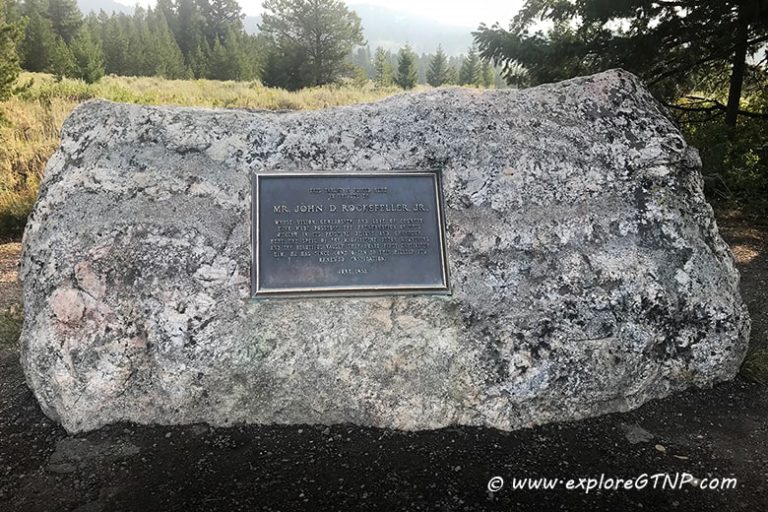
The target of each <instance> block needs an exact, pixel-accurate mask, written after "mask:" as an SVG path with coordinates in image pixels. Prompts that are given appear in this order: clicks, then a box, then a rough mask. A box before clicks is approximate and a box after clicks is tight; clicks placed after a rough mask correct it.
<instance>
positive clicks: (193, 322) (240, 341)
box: [21, 71, 749, 432]
mask: <svg viewBox="0 0 768 512" xmlns="http://www.w3.org/2000/svg"><path fill="white" fill-rule="evenodd" d="M403 168H412V169H439V170H440V171H441V172H442V175H443V181H444V192H445V201H446V219H447V245H448V255H449V259H450V271H451V280H452V286H453V295H452V296H451V297H432V296H416V297H407V296H400V297H381V298H333V299H293V300H273V301H262V302H253V301H251V300H249V295H250V290H249V286H250V284H249V272H250V248H249V227H250V220H249V207H250V195H249V194H250V192H249V174H250V173H251V172H254V171H255V172H260V171H272V172H274V171H281V170H282V171H294V172H295V171H316V172H318V173H321V172H327V171H344V172H357V171H361V172H362V171H368V172H370V171H379V170H393V169H403ZM21 275H22V279H23V283H24V299H25V304H26V309H25V323H24V332H23V335H22V339H21V344H22V362H23V366H24V370H25V371H26V375H27V379H28V382H29V385H30V387H31V388H32V389H33V390H34V392H35V395H36V396H37V398H38V399H39V401H40V404H41V406H42V408H43V410H44V411H45V413H46V414H48V415H49V416H50V417H51V418H54V419H56V420H58V421H60V422H61V423H62V424H63V425H64V427H65V428H66V429H67V430H69V431H70V432H79V431H85V430H90V429H95V428H98V427H100V426H102V425H105V424H108V423H113V422H120V421H132V422H138V423H162V424H183V423H196V422H206V423H210V424H213V425H229V424H236V423H243V422H247V423H338V422H352V423H357V424H362V425H373V426H378V427H394V428H400V429H427V428H438V427H443V426H446V425H452V424H464V425H488V426H493V427H498V428H501V429H515V428H519V427H525V426H529V425H535V424H540V423H545V422H549V421H557V420H570V419H576V418H583V417H586V416H593V415H597V414H603V413H607V412H612V411H622V410H626V409H630V408H632V407H637V406H638V405H640V404H642V403H643V402H645V401H646V400H649V399H652V398H656V397H662V396H665V395H668V394H669V393H671V392H674V391H677V390H681V389H684V388H687V387H689V386H710V385H711V384H712V383H714V382H717V381H721V380H725V379H730V378H732V377H733V376H734V374H735V373H736V371H737V369H738V367H739V364H740V362H741V360H742V358H743V356H744V352H745V350H746V347H747V338H748V332H749V319H748V316H747V312H746V309H745V307H744V304H743V303H742V300H741V298H740V296H739V291H738V282H739V278H738V274H737V271H736V270H735V268H734V263H733V259H732V257H731V254H730V252H729V250H728V247H727V246H726V245H725V243H723V241H722V239H721V238H720V236H719V234H718V232H717V227H716V225H715V221H714V218H713V214H712V209H711V208H710V207H709V206H708V205H707V203H706V202H705V200H704V197H703V195H702V178H701V174H700V161H699V158H698V155H697V152H696V151H695V150H694V149H692V148H689V147H688V146H687V145H686V143H685V141H684V140H683V138H682V137H681V135H680V132H679V131H678V129H677V128H676V127H675V126H674V125H673V123H671V122H670V120H669V119H668V118H667V117H666V116H665V113H664V111H663V110H662V109H661V108H660V107H659V105H658V104H657V103H656V102H655V101H654V100H653V99H652V97H651V96H650V94H649V93H648V91H647V90H646V89H645V88H644V87H643V86H642V85H641V84H640V83H639V81H638V80H637V78H635V77H634V76H632V75H630V74H628V73H626V72H623V71H611V72H607V73H603V74H599V75H595V76H591V77H586V78H579V79H575V80H570V81H567V82H563V83H559V84H554V85H546V86H542V87H537V88H534V89H528V90H524V91H498V92H497V91H488V92H481V91H475V90H464V89H442V90H435V91H430V92H425V93H420V94H404V95H400V96H396V97H394V98H391V99H388V100H386V101H383V102H381V103H377V104H373V105H362V106H353V107H346V108H336V109H331V110H325V111H321V112H299V113H263V112H245V111H228V110H214V111H209V110H198V109H189V108H151V107H141V106H135V105H121V104H115V103H108V102H104V101H92V102H88V103H86V104H84V105H82V106H81V107H79V108H78V109H77V110H76V111H75V112H74V113H73V114H72V115H71V117H70V118H69V119H68V120H67V122H66V125H65V127H64V131H63V138H62V143H61V147H60V149H59V150H58V151H57V152H56V154H55V155H54V156H53V158H52V159H51V161H50V163H49V164H48V169H47V171H46V175H45V181H44V183H43V186H42V190H41V193H40V198H39V200H38V202H37V205H36V206H35V208H34V212H33V214H32V216H31V218H30V221H29V225H28V226H27V231H26V234H25V237H24V256H23V264H22V272H21Z"/></svg>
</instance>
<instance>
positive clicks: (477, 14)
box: [117, 0, 524, 29]
mask: <svg viewBox="0 0 768 512" xmlns="http://www.w3.org/2000/svg"><path fill="white" fill-rule="evenodd" d="M117 1H118V2H120V3H122V4H126V5H136V3H137V2H136V0H117ZM239 1H240V5H241V6H242V7H243V12H245V13H246V14H248V15H252V16H254V15H257V14H260V13H261V11H262V9H261V3H262V1H263V0H239ZM523 2H524V0H347V4H349V5H350V6H354V5H355V4H367V5H378V6H381V7H388V8H390V9H394V10H398V11H405V12H408V13H411V14H417V15H420V16H424V17H426V18H432V19H434V20H435V21H438V22H440V23H443V24H446V25H456V26H465V27H471V28H473V29H474V28H477V26H478V25H479V24H480V23H483V22H484V23H486V24H488V25H492V24H493V23H494V22H496V21H500V22H501V24H502V25H503V26H507V24H508V23H509V20H510V19H512V17H513V16H514V15H515V13H516V12H517V11H518V10H519V9H520V7H521V6H522V4H523ZM138 3H141V4H146V3H153V2H151V1H148V0H142V1H140V2H138Z"/></svg>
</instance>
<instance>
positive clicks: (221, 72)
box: [208, 29, 247, 80]
mask: <svg viewBox="0 0 768 512" xmlns="http://www.w3.org/2000/svg"><path fill="white" fill-rule="evenodd" d="M245 62H246V61H245V58H244V56H243V54H242V52H241V51H240V46H239V44H238V41H237V36H235V33H234V32H233V31H232V30H231V29H230V30H229V31H228V32H227V34H226V36H225V39H224V42H223V43H220V42H219V40H218V38H216V39H214V42H213V47H212V48H211V53H210V56H209V62H208V76H209V78H212V79H214V80H241V79H243V78H245V76H246V75H247V70H246V66H245Z"/></svg>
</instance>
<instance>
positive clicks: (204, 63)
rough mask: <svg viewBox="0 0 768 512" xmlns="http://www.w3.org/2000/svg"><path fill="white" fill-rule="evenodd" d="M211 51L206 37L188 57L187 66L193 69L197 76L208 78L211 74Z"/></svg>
mask: <svg viewBox="0 0 768 512" xmlns="http://www.w3.org/2000/svg"><path fill="white" fill-rule="evenodd" d="M210 53H211V51H210V49H209V48H208V43H206V42H205V39H203V40H202V41H200V43H199V44H198V45H197V47H195V49H194V50H193V51H192V53H191V54H190V55H189V58H188V59H187V66H189V69H190V70H191V71H192V74H193V75H194V77H195V78H206V77H208V76H209V73H210V72H209V57H208V56H209V55H210Z"/></svg>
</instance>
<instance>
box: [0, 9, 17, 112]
mask: <svg viewBox="0 0 768 512" xmlns="http://www.w3.org/2000/svg"><path fill="white" fill-rule="evenodd" d="M6 12H7V4H6V1H5V0H0V101H3V100H6V99H8V97H9V96H10V94H11V91H12V90H13V84H14V83H16V79H17V78H18V76H19V71H21V69H20V68H19V56H18V54H17V53H16V44H17V41H18V39H19V38H20V37H21V27H20V26H19V25H18V24H17V23H9V22H8V21H7V18H6Z"/></svg>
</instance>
